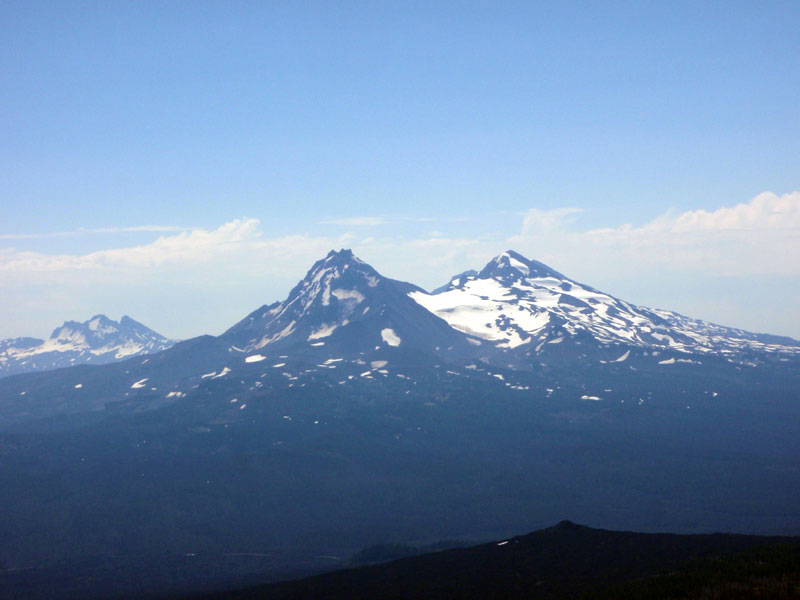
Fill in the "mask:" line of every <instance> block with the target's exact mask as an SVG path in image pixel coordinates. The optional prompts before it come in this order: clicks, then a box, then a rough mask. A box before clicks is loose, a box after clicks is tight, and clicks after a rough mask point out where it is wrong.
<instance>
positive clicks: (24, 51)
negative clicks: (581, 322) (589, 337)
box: [0, 2, 800, 337]
mask: <svg viewBox="0 0 800 600" xmlns="http://www.w3.org/2000/svg"><path fill="white" fill-rule="evenodd" d="M798 30H800V5H798V4H797V3H796V2H765V3H735V2H728V3H724V4H722V3H701V2H691V3H674V2H670V3H667V2H663V3H655V2H636V3H634V2H630V3H566V2H559V3H533V2H524V3H503V4H502V5H501V6H498V3H490V2H486V3H478V2H434V3H431V2H424V3H423V2H420V3H414V2H404V3H374V2H364V3H356V2H339V3H329V2H281V3H278V2H274V3H264V2H253V3H248V2H231V3H207V2H185V3H180V2H169V3H155V2H152V3H135V2H131V3H125V2H104V3H101V2H96V3H88V2H87V3H79V2H74V3H64V2H53V3H40V2H5V3H3V4H2V5H0V135H2V139H3V143H2V144H0V181H2V186H0V292H1V293H0V296H2V297H1V298H0V311H1V313H0V314H4V315H6V316H5V318H3V319H0V337H10V336H16V335H38V336H43V335H47V334H48V333H49V331H50V330H51V329H52V328H54V327H55V326H56V325H58V324H59V323H60V322H61V321H63V320H65V319H68V318H73V319H81V320H83V319H86V318H88V317H89V316H91V315H93V314H95V313H99V312H103V313H107V314H109V316H112V317H114V318H119V316H121V315H122V314H130V315H131V316H133V317H134V318H136V319H139V320H141V321H143V322H144V323H146V324H148V325H150V326H152V327H154V328H156V329H158V330H160V331H162V332H163V333H165V334H167V335H172V336H175V337H189V336H192V335H198V334H201V333H206V332H209V333H219V332H220V331H222V330H223V329H224V328H226V327H227V326H228V325H230V324H231V323H232V322H234V321H235V320H237V319H239V318H241V317H242V316H244V314H246V313H247V312H248V311H250V310H252V309H253V308H254V307H255V306H257V305H259V304H262V303H265V302H271V301H274V300H276V299H281V298H283V297H284V296H285V295H286V293H287V292H288V290H289V288H290V287H291V285H292V284H293V283H295V282H296V280H297V279H299V278H300V277H301V276H302V275H303V273H304V272H305V269H306V268H308V266H310V264H311V262H313V260H314V259H316V258H318V257H319V256H320V255H324V253H325V251H327V249H328V248H329V247H331V246H333V245H336V246H337V247H338V246H348V247H353V249H354V250H355V251H356V252H357V253H358V254H359V255H361V256H362V257H363V258H364V259H365V260H368V261H370V262H372V263H373V265H374V266H375V267H376V268H377V269H378V270H380V271H382V272H384V273H385V274H387V275H389V276H393V277H397V278H401V279H406V280H412V281H414V282H416V283H419V284H420V285H423V286H425V287H429V288H430V287H435V286H437V285H439V284H440V283H442V282H443V281H446V280H447V279H448V278H449V276H450V275H451V274H453V273H455V272H458V271H461V270H464V269H467V268H473V267H480V266H481V265H482V264H483V263H485V262H487V261H488V260H489V259H490V258H491V256H492V255H494V254H496V253H498V252H501V251H502V250H505V249H506V248H509V247H513V248H516V249H518V250H519V251H521V252H522V253H523V254H526V255H528V256H529V257H531V258H537V259H539V260H543V261H545V262H548V263H549V264H552V266H554V267H555V268H557V269H559V270H561V271H562V272H565V273H566V274H567V275H570V276H572V277H574V278H576V279H579V280H581V281H585V282H586V283H589V284H591V285H594V286H595V287H598V288H600V289H603V290H604V291H607V292H609V293H612V294H615V295H617V296H620V297H623V298H625V299H629V300H631V301H633V302H637V303H641V304H646V305H651V306H659V307H662V308H670V309H675V310H679V311H681V312H683V313H685V314H689V315H690V316H695V317H699V318H705V319H709V320H713V321H716V322H721V323H723V324H726V325H734V326H740V327H744V328H748V329H754V330H759V331H769V332H772V333H783V334H788V335H793V336H795V337H800V325H798V323H800V308H798V307H800V260H798V257H800V241H799V240H800V194H799V193H798V190H800V181H798V179H800V143H798V140H800V110H798V109H797V99H798V98H800V59H799V58H798V57H800V36H798V35H797V32H798ZM737 207H739V208H737ZM720 211H722V212H720Z"/></svg>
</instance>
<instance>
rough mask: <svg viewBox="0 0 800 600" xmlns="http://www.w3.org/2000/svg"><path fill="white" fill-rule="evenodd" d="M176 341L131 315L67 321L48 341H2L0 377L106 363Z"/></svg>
mask: <svg viewBox="0 0 800 600" xmlns="http://www.w3.org/2000/svg"><path fill="white" fill-rule="evenodd" d="M173 344H175V340H169V339H167V338H165V337H164V336H163V335H160V334H158V333H156V332H155V331H153V330H152V329H150V328H148V327H145V326H144V325H142V324H141V323H139V322H137V321H134V320H133V319H131V318H130V317H128V316H124V317H122V319H120V320H119V322H117V321H114V320H112V319H109V318H108V317H106V316H105V315H95V316H94V317H92V318H91V319H89V320H88V321H85V322H83V323H78V322H77V321H66V322H65V323H64V324H63V325H61V326H60V327H57V328H56V329H54V330H53V333H52V334H51V335H50V337H49V339H47V340H40V339H36V338H28V337H24V338H12V339H6V340H0V376H6V375H13V374H16V373H26V372H31V371H46V370H50V369H57V368H60V367H70V366H73V365H78V364H84V363H91V364H103V363H108V362H113V361H117V360H122V359H124V358H128V357H131V356H139V355H142V354H152V353H154V352H159V351H161V350H165V349H167V348H169V347H170V346H172V345H173Z"/></svg>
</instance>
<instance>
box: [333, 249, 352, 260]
mask: <svg viewBox="0 0 800 600" xmlns="http://www.w3.org/2000/svg"><path fill="white" fill-rule="evenodd" d="M325 258H326V259H328V258H340V259H343V260H353V259H356V260H358V259H357V258H356V257H355V255H354V254H353V251H352V250H351V249H350V248H340V249H339V250H338V251H337V250H333V249H331V251H330V252H328V254H327V256H326V257H325Z"/></svg>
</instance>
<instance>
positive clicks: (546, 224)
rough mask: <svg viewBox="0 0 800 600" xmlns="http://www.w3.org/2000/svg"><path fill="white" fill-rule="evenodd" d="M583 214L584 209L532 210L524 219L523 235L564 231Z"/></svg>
mask: <svg viewBox="0 0 800 600" xmlns="http://www.w3.org/2000/svg"><path fill="white" fill-rule="evenodd" d="M582 212H583V209H582V208H555V209H551V210H541V209H538V208H531V209H529V210H528V212H526V213H525V217H524V218H523V219H522V233H523V234H532V233H551V232H554V231H562V230H564V229H565V228H566V226H567V225H569V224H571V223H572V222H573V221H574V220H575V217H576V215H578V214H580V213H582Z"/></svg>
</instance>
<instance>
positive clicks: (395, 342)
mask: <svg viewBox="0 0 800 600" xmlns="http://www.w3.org/2000/svg"><path fill="white" fill-rule="evenodd" d="M381 339H383V341H384V342H386V343H387V344H389V345H390V346H399V345H400V342H402V341H403V340H402V339H400V336H399V335H397V334H396V333H395V331H394V329H391V328H389V327H387V328H386V329H382V330H381Z"/></svg>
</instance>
